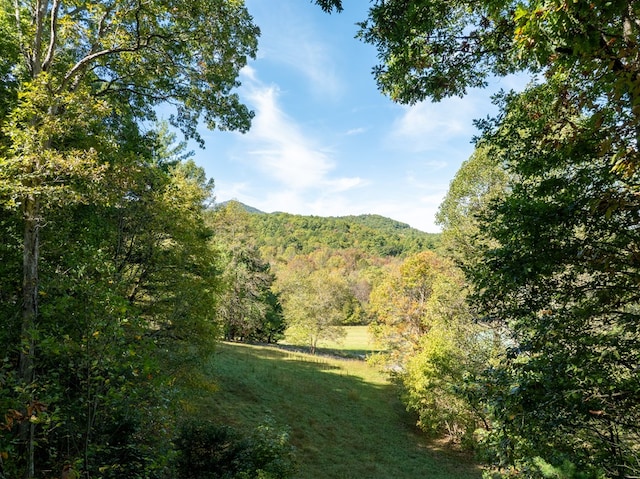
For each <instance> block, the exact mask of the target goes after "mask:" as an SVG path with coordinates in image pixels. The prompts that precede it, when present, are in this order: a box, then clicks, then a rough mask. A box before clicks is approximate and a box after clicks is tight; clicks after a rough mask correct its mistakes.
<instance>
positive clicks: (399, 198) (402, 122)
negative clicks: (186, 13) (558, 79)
mask: <svg viewBox="0 0 640 479" xmlns="http://www.w3.org/2000/svg"><path fill="white" fill-rule="evenodd" d="M345 3H346V4H345V10H344V11H343V12H342V13H340V14H336V13H333V14H331V15H329V14H326V13H324V12H323V11H322V10H321V9H320V7H318V6H317V5H315V4H314V3H312V1H311V0H247V1H246V5H247V8H248V10H249V12H250V13H251V15H252V16H253V18H254V22H255V24H256V25H258V26H259V27H260V29H261V36H260V39H259V47H258V55H257V58H256V59H255V60H252V61H250V62H249V64H248V66H247V67H245V68H244V69H243V70H242V72H241V77H240V81H241V82H242V86H241V87H240V88H239V90H238V93H239V95H240V97H241V99H242V101H243V102H244V103H245V104H246V105H248V106H249V107H250V108H251V109H252V110H253V111H254V112H255V117H254V119H253V123H252V127H251V130H250V131H249V132H248V133H245V134H241V133H238V132H221V131H214V132H211V131H208V130H206V129H204V128H203V129H201V130H200V134H201V135H202V137H203V139H204V141H205V149H204V150H203V149H200V148H198V146H197V145H195V144H193V145H191V144H190V145H189V146H190V147H192V148H193V150H194V151H195V156H194V159H195V161H196V163H197V164H198V165H200V166H202V167H203V168H204V169H205V172H206V174H207V176H208V177H209V178H213V180H214V182H215V190H214V194H215V197H216V202H218V203H220V202H223V201H227V200H230V199H236V200H238V201H241V202H242V203H245V204H247V205H250V206H252V207H255V208H258V209H259V210H262V211H264V212H267V213H271V212H275V211H282V212H287V213H292V214H302V215H315V216H345V215H359V214H378V215H382V216H386V217H389V218H392V219H394V220H398V221H402V222H404V223H407V224H409V225H410V226H412V227H414V228H417V229H419V230H422V231H425V232H438V231H439V230H440V229H439V226H438V225H436V224H435V214H436V212H437V210H438V206H439V205H440V203H441V202H442V200H443V198H444V196H445V194H446V192H447V189H448V186H449V183H450V181H451V180H452V179H453V177H454V175H455V173H456V172H457V170H458V169H459V167H460V165H461V164H462V162H463V161H465V160H466V159H467V158H469V156H470V155H471V153H472V152H473V144H472V138H473V136H474V135H475V134H477V130H476V128H475V127H474V126H473V120H474V119H478V118H484V117H486V116H487V115H493V114H495V113H496V112H497V110H496V107H495V106H493V105H492V104H491V100H490V96H491V94H492V93H493V92H495V91H497V90H499V89H500V88H505V89H509V88H511V87H512V86H513V85H512V84H510V82H514V80H513V79H509V80H495V81H492V82H491V85H490V87H489V88H487V89H483V90H472V91H470V92H469V93H468V95H467V96H465V97H464V98H457V97H456V98H451V99H446V100H444V101H442V102H440V103H431V102H424V103H419V104H416V105H414V106H406V105H400V104H396V103H394V102H392V101H391V100H390V99H389V98H387V97H385V96H383V95H382V93H380V92H379V91H378V90H377V86H376V83H375V79H374V77H373V75H372V73H371V70H372V68H373V67H374V66H375V65H376V63H377V52H376V50H375V48H374V47H373V46H372V45H368V44H365V43H363V42H361V41H360V40H358V39H356V38H355V35H356V33H357V31H358V27H357V25H356V22H358V21H362V20H364V19H365V18H366V16H367V12H368V8H369V2H367V1H365V0H356V1H354V2H345Z"/></svg>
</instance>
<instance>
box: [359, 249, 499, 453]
mask: <svg viewBox="0 0 640 479" xmlns="http://www.w3.org/2000/svg"><path fill="white" fill-rule="evenodd" d="M371 304H372V313H373V314H374V318H375V320H374V322H373V323H372V325H371V326H372V328H373V331H374V333H375V335H376V338H377V339H378V341H380V342H381V345H382V347H383V349H384V353H381V354H379V355H378V356H377V357H374V361H376V362H382V364H383V365H385V366H386V368H388V369H389V370H390V371H391V372H392V375H393V376H394V377H395V378H396V380H397V381H398V382H399V384H400V385H401V387H402V390H403V398H404V401H405V403H406V405H407V407H408V408H409V409H411V410H414V411H416V412H417V413H418V416H419V422H418V424H419V425H420V427H421V428H423V429H424V430H426V431H429V432H430V433H432V434H435V435H438V436H440V435H446V436H448V437H449V438H450V439H452V440H454V441H465V442H467V444H468V445H472V444H473V442H474V439H473V434H474V432H475V430H476V428H478V427H481V426H482V427H485V428H488V423H487V417H486V414H485V411H484V409H483V407H482V405H481V404H480V402H479V398H478V397H477V395H474V394H473V393H472V388H470V387H469V384H470V383H472V382H473V381H472V380H473V378H475V377H476V376H477V375H478V374H479V373H480V372H481V371H482V370H483V369H484V368H485V366H486V365H487V364H488V363H489V362H490V360H491V358H492V355H493V354H494V353H493V351H494V349H495V348H496V346H497V345H498V344H499V341H497V337H496V336H495V335H494V334H493V333H492V332H491V331H490V330H489V329H488V328H486V327H482V326H479V325H477V324H474V323H473V320H472V315H471V311H470V309H469V307H468V304H467V302H466V289H465V284H464V278H463V276H462V274H461V272H460V271H459V270H458V269H457V268H455V267H454V266H453V264H452V263H451V262H449V261H448V260H446V259H444V258H440V257H438V256H437V255H436V254H435V253H432V252H425V253H421V254H419V255H416V256H412V257H410V258H408V259H407V260H406V261H405V262H404V263H403V264H402V265H401V266H400V267H399V268H398V269H397V270H396V271H391V272H390V274H389V276H388V277H387V278H386V279H385V280H384V281H382V282H381V283H380V284H379V285H378V287H377V288H376V289H374V290H373V292H372V294H371Z"/></svg>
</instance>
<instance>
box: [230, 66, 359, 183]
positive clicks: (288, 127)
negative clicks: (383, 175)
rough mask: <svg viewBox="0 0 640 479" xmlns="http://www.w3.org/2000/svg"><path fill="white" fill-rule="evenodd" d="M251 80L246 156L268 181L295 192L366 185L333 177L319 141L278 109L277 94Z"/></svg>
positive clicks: (329, 160) (274, 89) (328, 154)
mask: <svg viewBox="0 0 640 479" xmlns="http://www.w3.org/2000/svg"><path fill="white" fill-rule="evenodd" d="M247 78H252V80H251V81H249V82H248V83H247V85H246V89H247V99H248V100H249V102H250V103H251V104H252V107H253V108H254V109H255V113H256V116H255V118H254V119H253V124H252V127H251V130H250V131H249V133H247V134H246V135H245V136H244V137H243V138H244V139H246V142H245V144H246V145H247V150H246V154H247V156H248V157H250V158H251V160H252V162H253V163H252V164H254V165H256V166H257V167H258V168H259V169H260V170H261V171H262V173H263V175H266V176H267V177H269V178H272V179H274V180H276V181H277V182H278V183H279V184H280V186H281V187H283V188H286V189H287V190H291V192H292V193H291V194H294V192H302V191H308V190H321V191H322V190H328V191H346V190H349V189H352V188H357V187H360V186H362V185H364V184H366V180H364V179H362V178H360V177H337V178H335V177H332V176H331V173H332V171H334V170H335V168H336V166H337V165H336V163H335V161H334V159H333V158H332V156H331V152H330V151H329V150H328V149H326V148H324V147H322V146H321V144H322V141H321V139H318V138H315V137H314V136H312V135H310V134H308V133H307V132H305V131H304V130H303V129H302V128H301V127H300V126H299V125H298V124H297V123H296V121H295V119H294V118H291V117H290V116H289V115H287V114H286V113H285V112H284V111H283V110H282V108H281V107H280V105H279V95H280V91H279V89H278V88H277V87H276V86H265V85H263V84H261V83H260V82H259V81H258V80H257V75H256V74H255V72H252V73H251V75H248V76H247Z"/></svg>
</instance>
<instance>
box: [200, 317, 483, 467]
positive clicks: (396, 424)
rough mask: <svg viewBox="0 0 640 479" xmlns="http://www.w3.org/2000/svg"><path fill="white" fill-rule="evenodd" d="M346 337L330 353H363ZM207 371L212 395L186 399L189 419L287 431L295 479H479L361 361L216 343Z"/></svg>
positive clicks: (358, 343)
mask: <svg viewBox="0 0 640 479" xmlns="http://www.w3.org/2000/svg"><path fill="white" fill-rule="evenodd" d="M351 333H353V334H352V336H351V337H350V338H348V339H347V341H345V343H343V344H342V345H335V346H339V347H344V346H345V344H346V345H349V344H350V345H351V346H348V347H351V348H352V350H353V351H362V350H368V349H369V347H368V346H367V345H366V344H363V343H362V338H364V337H366V335H362V334H361V333H362V331H358V330H353V331H351ZM358 334H360V337H361V339H360V340H357V339H355V338H356V337H357V335H358ZM327 346H328V345H327ZM208 367H209V377H210V380H211V381H212V383H213V384H215V389H214V391H213V392H210V393H208V394H205V395H203V396H202V397H196V396H192V398H191V400H190V403H191V405H192V406H191V407H192V412H193V414H199V415H201V416H204V418H207V419H209V420H213V421H219V422H222V423H225V424H229V425H232V426H234V427H237V428H239V429H245V430H249V429H251V428H254V427H256V426H257V425H258V424H261V423H263V422H264V421H265V419H266V418H271V419H272V420H273V421H275V423H276V424H277V425H279V426H284V427H287V428H288V429H289V431H290V437H291V442H292V443H293V445H294V446H295V447H296V450H297V451H296V456H297V459H298V462H299V467H300V470H299V474H298V477H299V478H304V479H313V478H319V479H320V478H326V479H350V478H354V479H355V478H358V479H361V478H366V479H377V478H380V479H383V478H384V479H389V478H404V479H412V478H432V479H445V478H448V479H453V478H456V479H465V478H479V477H481V471H480V469H479V468H478V467H476V466H475V465H474V464H473V463H472V461H471V460H470V459H469V458H468V457H467V456H465V455H463V454H461V453H456V452H454V451H450V450H447V449H446V448H443V447H440V446H439V445H438V444H437V443H434V442H430V441H429V440H427V439H426V438H425V437H424V436H423V435H422V434H421V433H420V432H419V431H418V430H417V429H416V427H415V425H414V424H415V418H414V417H412V416H411V415H409V414H408V413H407V412H406V411H405V410H404V408H403V406H402V404H401V403H400V402H399V400H398V398H397V394H396V393H395V392H394V390H393V388H392V387H391V385H390V384H388V382H387V381H386V378H385V377H384V376H382V375H381V374H379V373H378V372H377V371H375V370H374V369H372V368H371V367H370V366H368V365H367V363H365V362H364V361H360V360H354V359H337V358H330V357H326V356H310V355H307V354H301V353H297V352H292V351H288V350H284V349H277V348H274V347H268V346H250V345H244V344H220V345H219V347H218V349H217V351H216V353H215V354H214V357H213V358H212V360H211V363H210V364H209V365H208Z"/></svg>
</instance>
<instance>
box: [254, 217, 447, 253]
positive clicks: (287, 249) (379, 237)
mask: <svg viewBox="0 0 640 479" xmlns="http://www.w3.org/2000/svg"><path fill="white" fill-rule="evenodd" d="M250 220H251V222H252V223H253V227H254V229H255V231H256V234H257V238H259V241H260V243H259V245H258V246H259V247H260V248H261V249H262V250H263V251H264V252H265V253H266V255H267V256H268V257H270V258H271V257H290V256H293V255H296V254H309V253H312V252H313V251H315V250H318V249H323V248H331V249H339V250H341V249H357V250H360V251H362V252H364V253H367V254H369V255H372V256H380V257H389V256H390V257H405V256H407V255H409V254H413V253H418V252H420V251H424V250H426V249H435V248H436V246H437V245H438V238H439V235H437V234H430V233H424V232H422V231H418V230H416V229H413V228H410V227H409V226H408V225H406V224H404V223H400V222H397V221H394V220H391V219H388V218H384V217H382V216H377V215H361V216H345V217H337V218H336V217H318V216H300V215H291V214H288V213H270V214H266V213H262V214H252V215H251V216H250Z"/></svg>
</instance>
